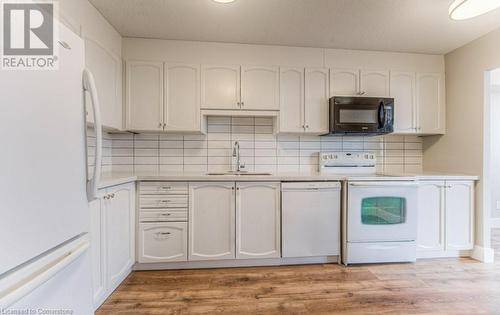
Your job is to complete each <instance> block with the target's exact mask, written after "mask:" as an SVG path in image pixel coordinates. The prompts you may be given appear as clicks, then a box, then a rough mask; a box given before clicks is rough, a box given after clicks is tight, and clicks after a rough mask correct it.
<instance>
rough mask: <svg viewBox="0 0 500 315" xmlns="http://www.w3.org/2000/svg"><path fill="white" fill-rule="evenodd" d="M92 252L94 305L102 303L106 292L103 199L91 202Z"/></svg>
mask: <svg viewBox="0 0 500 315" xmlns="http://www.w3.org/2000/svg"><path fill="white" fill-rule="evenodd" d="M89 211H90V248H91V250H90V252H91V256H92V286H93V294H94V305H100V301H101V300H102V299H103V298H104V294H105V292H106V264H105V256H106V247H105V239H106V238H105V235H104V232H105V230H104V223H105V221H104V220H105V218H104V213H103V200H102V199H98V200H94V201H92V202H91V203H90V209H89Z"/></svg>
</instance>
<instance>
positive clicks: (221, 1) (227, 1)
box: [213, 0, 236, 3]
mask: <svg viewBox="0 0 500 315" xmlns="http://www.w3.org/2000/svg"><path fill="white" fill-rule="evenodd" d="M213 1H215V2H218V3H231V2H234V1H236V0H213Z"/></svg>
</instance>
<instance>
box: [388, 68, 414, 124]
mask: <svg viewBox="0 0 500 315" xmlns="http://www.w3.org/2000/svg"><path fill="white" fill-rule="evenodd" d="M415 81H416V78H415V73H413V72H391V97H393V98H394V103H395V117H394V124H395V126H394V129H395V132H398V133H415V132H416V131H417V129H416V128H417V127H416V123H417V119H416V118H417V117H416V115H417V112H416V102H415V101H416V97H415V88H416V85H415Z"/></svg>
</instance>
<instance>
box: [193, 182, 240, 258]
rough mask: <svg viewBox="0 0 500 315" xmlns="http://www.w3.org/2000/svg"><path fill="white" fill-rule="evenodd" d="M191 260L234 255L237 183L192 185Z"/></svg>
mask: <svg viewBox="0 0 500 315" xmlns="http://www.w3.org/2000/svg"><path fill="white" fill-rule="evenodd" d="M188 248H189V260H191V261H196V260H221V259H234V258H235V257H236V256H235V183H234V182H206V183H190V185H189V246H188Z"/></svg>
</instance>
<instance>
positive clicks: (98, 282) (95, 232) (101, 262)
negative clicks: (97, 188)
mask: <svg viewBox="0 0 500 315" xmlns="http://www.w3.org/2000/svg"><path fill="white" fill-rule="evenodd" d="M102 193H103V196H104V197H102V198H101V199H99V200H95V201H93V202H92V203H91V204H90V211H91V226H90V234H91V254H92V279H93V288H94V307H95V308H96V309H97V307H99V306H100V305H101V304H102V303H103V302H104V300H105V299H106V298H107V297H108V296H109V295H110V294H111V293H112V292H113V291H114V290H115V289H116V288H117V287H118V285H119V284H120V283H121V282H122V281H123V280H124V279H125V278H126V277H127V275H128V274H129V273H130V271H131V267H132V265H133V264H134V261H135V242H134V239H135V183H130V184H124V185H120V186H116V187H111V188H108V189H106V190H104V191H102Z"/></svg>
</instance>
